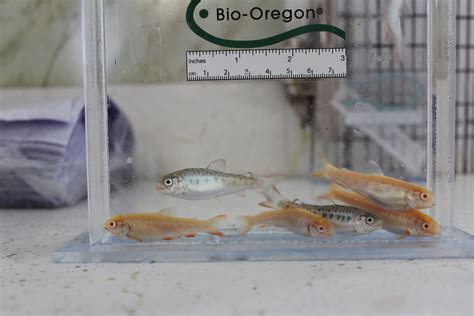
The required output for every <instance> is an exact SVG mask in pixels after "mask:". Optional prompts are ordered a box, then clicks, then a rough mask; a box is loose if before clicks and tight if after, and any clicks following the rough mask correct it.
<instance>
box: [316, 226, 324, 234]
mask: <svg viewBox="0 0 474 316" xmlns="http://www.w3.org/2000/svg"><path fill="white" fill-rule="evenodd" d="M317 230H318V232H320V233H323V232H325V231H326V228H324V226H321V225H318V227H317Z"/></svg>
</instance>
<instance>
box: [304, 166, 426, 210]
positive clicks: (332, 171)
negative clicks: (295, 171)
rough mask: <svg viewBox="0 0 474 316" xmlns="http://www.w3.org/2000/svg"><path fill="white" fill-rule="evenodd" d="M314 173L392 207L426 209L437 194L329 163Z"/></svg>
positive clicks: (399, 181) (396, 208)
mask: <svg viewBox="0 0 474 316" xmlns="http://www.w3.org/2000/svg"><path fill="white" fill-rule="evenodd" d="M313 176H315V177H319V176H323V177H326V178H329V179H331V180H332V181H333V182H335V183H337V184H339V185H342V186H344V187H346V188H348V189H350V190H352V191H354V192H356V193H359V194H360V195H363V196H365V197H367V198H369V199H371V200H373V201H374V202H376V203H377V204H379V205H380V206H383V207H385V208H388V209H391V210H404V209H407V208H415V209H418V208H427V207H432V206H433V205H434V195H433V193H432V192H430V191H429V190H427V189H426V188H424V187H422V186H420V185H416V184H412V183H409V182H406V181H402V180H399V179H395V178H391V177H386V176H384V175H370V174H363V173H359V172H355V171H351V170H347V169H339V168H336V167H334V166H333V165H331V164H330V163H327V162H326V163H325V165H324V168H323V170H321V171H317V172H315V173H313Z"/></svg>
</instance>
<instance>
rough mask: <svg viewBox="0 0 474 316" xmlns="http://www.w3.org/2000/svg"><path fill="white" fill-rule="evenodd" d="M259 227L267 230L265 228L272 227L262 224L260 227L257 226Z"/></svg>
mask: <svg viewBox="0 0 474 316" xmlns="http://www.w3.org/2000/svg"><path fill="white" fill-rule="evenodd" d="M257 227H260V228H265V227H270V225H267V224H260V225H257Z"/></svg>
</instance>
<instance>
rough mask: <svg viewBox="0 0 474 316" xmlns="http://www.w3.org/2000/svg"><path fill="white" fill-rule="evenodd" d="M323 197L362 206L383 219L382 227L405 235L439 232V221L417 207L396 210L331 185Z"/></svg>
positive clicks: (427, 234)
mask: <svg viewBox="0 0 474 316" xmlns="http://www.w3.org/2000/svg"><path fill="white" fill-rule="evenodd" d="M321 197H322V198H327V199H336V200H339V201H341V202H344V203H346V204H349V205H352V206H355V207H358V208H361V209H364V210H366V211H367V212H369V213H372V214H374V215H376V216H378V217H380V218H381V219H382V228H383V229H385V230H387V231H389V232H391V233H394V234H398V235H402V237H405V236H434V235H437V234H439V225H438V223H437V222H436V221H435V220H434V219H433V218H431V217H430V216H429V215H427V214H425V213H423V212H422V211H420V210H416V209H406V210H404V211H403V212H394V211H391V210H387V209H385V208H383V207H380V206H379V205H378V204H376V203H374V202H372V201H371V200H369V199H367V198H365V197H363V196H360V195H358V194H356V193H353V192H347V191H344V190H338V189H337V188H336V186H334V185H333V186H331V191H330V192H328V193H326V194H324V195H322V196H321Z"/></svg>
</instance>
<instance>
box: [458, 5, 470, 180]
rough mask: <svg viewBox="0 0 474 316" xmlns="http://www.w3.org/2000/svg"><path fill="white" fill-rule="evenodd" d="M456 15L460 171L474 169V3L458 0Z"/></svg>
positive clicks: (465, 171) (468, 171)
mask: <svg viewBox="0 0 474 316" xmlns="http://www.w3.org/2000/svg"><path fill="white" fill-rule="evenodd" d="M457 5H458V7H457V17H456V27H457V33H456V81H457V82H456V144H455V148H456V157H457V158H456V172H458V173H463V174H466V173H474V91H473V90H474V79H473V77H474V30H472V28H474V21H473V20H474V5H473V3H472V0H458V3H457Z"/></svg>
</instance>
